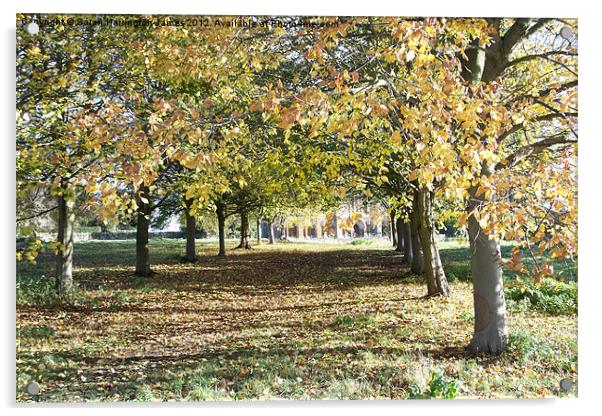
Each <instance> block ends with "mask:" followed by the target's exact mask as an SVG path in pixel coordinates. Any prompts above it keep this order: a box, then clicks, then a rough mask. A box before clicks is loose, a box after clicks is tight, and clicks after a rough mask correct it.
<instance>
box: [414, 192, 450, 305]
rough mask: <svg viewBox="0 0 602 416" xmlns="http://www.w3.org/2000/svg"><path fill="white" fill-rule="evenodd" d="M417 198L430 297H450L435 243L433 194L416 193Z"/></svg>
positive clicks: (419, 227) (425, 271) (419, 231)
mask: <svg viewBox="0 0 602 416" xmlns="http://www.w3.org/2000/svg"><path fill="white" fill-rule="evenodd" d="M415 195H416V196H415V197H417V198H418V204H417V205H418V218H419V222H418V233H419V234H420V241H421V243H422V253H423V256H424V275H425V277H426V285H427V289H428V293H427V295H428V296H435V295H441V296H448V295H449V286H448V284H447V278H446V277H445V272H444V271H443V265H442V264H441V258H440V257H439V250H438V249H437V245H436V241H435V227H434V226H433V205H432V198H433V196H432V194H431V192H430V191H423V190H419V191H416V193H415Z"/></svg>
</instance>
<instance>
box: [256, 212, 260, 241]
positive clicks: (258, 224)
mask: <svg viewBox="0 0 602 416" xmlns="http://www.w3.org/2000/svg"><path fill="white" fill-rule="evenodd" d="M256 227H257V245H260V244H261V218H259V216H258V217H257V223H256Z"/></svg>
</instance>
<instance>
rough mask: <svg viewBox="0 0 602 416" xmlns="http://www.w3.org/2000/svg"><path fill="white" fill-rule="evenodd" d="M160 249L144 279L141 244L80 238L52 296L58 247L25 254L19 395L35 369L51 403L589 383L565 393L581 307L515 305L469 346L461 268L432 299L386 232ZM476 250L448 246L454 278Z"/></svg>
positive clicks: (499, 391)
mask: <svg viewBox="0 0 602 416" xmlns="http://www.w3.org/2000/svg"><path fill="white" fill-rule="evenodd" d="M234 244H235V242H234V241H229V242H228V247H229V248H232V247H233V246H234ZM150 250H151V253H152V264H153V269H154V271H155V272H156V274H155V275H153V276H151V277H149V278H144V279H142V278H136V277H134V276H133V267H132V264H133V260H134V254H135V252H134V245H133V241H87V242H82V243H77V244H76V249H75V270H74V277H75V280H76V283H77V286H78V288H79V289H78V291H77V292H75V293H74V294H73V295H72V296H70V297H69V298H67V299H52V301H48V302H46V301H47V300H48V298H47V297H46V298H41V299H38V298H32V297H29V298H28V297H27V296H24V294H26V293H30V292H31V291H32V290H33V289H32V288H35V287H36V286H35V285H36V282H37V283H38V284H39V280H40V276H42V275H44V276H51V275H52V259H51V258H50V257H43V258H42V259H41V260H40V261H39V262H38V264H36V265H35V266H33V267H31V266H25V265H19V267H18V277H17V279H18V281H19V282H21V283H23V284H22V295H23V296H21V297H20V298H19V299H18V307H17V392H16V393H17V400H18V401H31V400H32V398H31V397H29V396H28V395H27V394H26V393H25V386H26V385H27V384H28V383H29V382H31V381H36V382H38V383H39V385H40V386H41V394H40V397H39V398H38V400H39V401H47V402H57V401H70V402H73V401H164V400H177V401H199V400H244V399H299V400H311V399H365V398H374V399H405V398H416V399H418V398H420V399H430V398H432V399H440V398H456V397H463V398H466V397H469V398H493V397H548V396H567V395H568V396H575V395H576V394H577V388H576V387H575V388H574V389H573V390H572V391H570V392H568V393H566V392H562V391H560V389H559V382H560V380H561V379H563V378H569V379H571V380H573V381H574V382H576V381H577V316H576V314H575V313H574V311H573V312H568V313H562V314H558V313H550V312H549V311H547V310H545V308H540V307H537V306H535V305H536V304H534V303H531V304H529V305H528V307H511V308H510V309H509V316H508V322H509V330H510V337H509V347H508V351H507V352H505V353H504V354H502V355H501V356H499V357H479V356H469V355H466V354H465V353H464V347H465V346H466V345H467V343H468V341H469V340H470V335H471V332H472V326H473V325H474V323H473V321H474V320H473V319H472V290H471V286H470V284H469V283H468V282H466V281H465V280H466V279H465V278H464V277H460V276H457V277H458V278H457V279H455V280H454V281H453V283H451V289H452V294H451V296H450V298H449V299H438V298H431V299H424V298H422V296H423V295H424V294H425V287H424V283H423V282H421V281H420V279H419V278H416V277H413V278H408V277H407V276H409V274H410V272H409V270H408V269H407V266H404V265H403V264H402V256H400V255H399V253H396V252H394V251H392V250H391V249H390V248H389V244H388V243H379V242H374V243H371V244H355V245H354V244H339V245H336V244H311V243H283V244H277V245H274V246H269V245H265V244H264V245H262V246H260V247H255V248H254V249H252V250H248V251H246V250H234V251H232V250H231V251H230V252H229V257H227V258H218V257H216V256H215V253H216V243H215V242H213V241H209V242H207V241H201V240H199V241H198V253H199V257H200V258H199V261H198V262H197V263H193V264H188V263H181V261H180V258H181V256H182V255H183V253H184V242H183V241H182V240H169V239H165V240H161V239H156V240H152V241H151V244H150ZM505 250H506V249H505ZM467 253H468V250H467V248H466V247H465V246H462V245H461V244H460V243H457V242H453V243H448V242H444V243H442V244H441V255H442V259H443V262H444V264H445V268H446V270H447V271H448V275H449V274H451V273H452V272H454V271H455V272H457V273H458V274H459V275H462V273H463V272H461V271H460V270H465V269H466V267H467V260H466V259H467ZM468 270H469V269H468ZM512 279H513V276H509V277H508V283H511V282H512V281H513V280H512ZM28 285H29V286H28ZM23 287H28V288H29V289H28V290H24V289H23ZM509 302H520V300H519V301H515V300H512V299H510V300H509ZM529 302H531V301H529ZM523 303H525V302H523ZM523 306H524V305H523Z"/></svg>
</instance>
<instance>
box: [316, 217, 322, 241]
mask: <svg viewBox="0 0 602 416" xmlns="http://www.w3.org/2000/svg"><path fill="white" fill-rule="evenodd" d="M316 238H317V239H322V224H320V220H319V219H318V220H316Z"/></svg>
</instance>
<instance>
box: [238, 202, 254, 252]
mask: <svg viewBox="0 0 602 416" xmlns="http://www.w3.org/2000/svg"><path fill="white" fill-rule="evenodd" d="M236 248H244V249H249V248H251V246H250V245H249V216H248V214H247V212H246V211H243V212H241V213H240V244H239V245H238V246H237V247H236Z"/></svg>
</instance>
